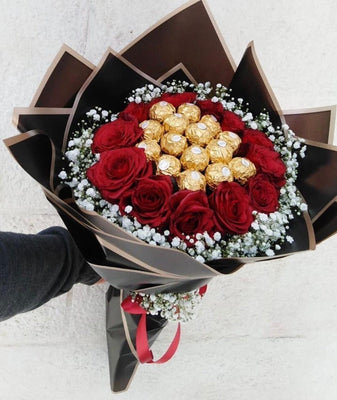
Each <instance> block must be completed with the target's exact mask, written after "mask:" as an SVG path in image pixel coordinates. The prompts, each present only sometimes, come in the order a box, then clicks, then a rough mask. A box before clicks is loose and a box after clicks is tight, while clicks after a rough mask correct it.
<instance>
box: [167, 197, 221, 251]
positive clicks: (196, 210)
mask: <svg viewBox="0 0 337 400" xmlns="http://www.w3.org/2000/svg"><path fill="white" fill-rule="evenodd" d="M170 208H171V210H172V214H171V217H170V232H171V235H172V236H178V237H179V238H180V239H183V240H185V242H186V244H187V245H189V246H192V245H193V244H191V243H190V242H189V241H188V240H187V239H186V235H189V236H191V237H192V236H194V235H195V234H197V233H203V232H205V231H207V232H208V233H210V234H211V233H213V232H214V213H213V210H211V209H210V208H209V204H208V199H207V195H206V193H205V192H204V191H202V190H198V191H191V190H181V191H179V192H176V193H175V194H174V195H173V196H172V197H171V200H170Z"/></svg>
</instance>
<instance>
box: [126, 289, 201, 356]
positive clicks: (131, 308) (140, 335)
mask: <svg viewBox="0 0 337 400" xmlns="http://www.w3.org/2000/svg"><path fill="white" fill-rule="evenodd" d="M206 290H207V285H205V286H203V287H201V288H200V289H199V294H200V295H201V296H203V295H204V294H205V293H206ZM121 307H122V308H123V310H124V311H125V312H127V313H129V314H135V315H141V317H140V320H139V323H138V327H137V332H136V351H137V356H138V360H139V362H140V363H142V364H144V363H148V364H163V363H166V362H167V361H169V360H170V359H171V358H172V357H173V356H174V354H175V352H176V351H177V348H178V345H179V341H180V333H181V328H180V323H178V327H177V331H176V334H175V336H174V338H173V340H172V343H171V344H170V346H169V348H168V349H167V351H166V353H165V354H164V355H163V356H162V357H161V358H159V360H156V361H154V360H153V354H152V351H151V350H150V346H149V341H148V337H147V329H146V314H147V312H146V310H144V308H142V307H141V306H140V305H139V304H138V302H137V301H135V300H132V298H131V296H128V297H126V298H125V299H124V300H123V302H122V304H121Z"/></svg>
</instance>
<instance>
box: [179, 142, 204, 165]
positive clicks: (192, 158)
mask: <svg viewBox="0 0 337 400" xmlns="http://www.w3.org/2000/svg"><path fill="white" fill-rule="evenodd" d="M180 162H181V165H182V166H183V168H184V169H193V170H197V171H203V170H204V169H205V168H206V167H207V165H208V164H209V156H208V153H207V151H206V150H205V149H203V148H202V147H200V146H197V145H192V146H190V147H188V148H187V149H185V150H184V152H183V154H182V156H181V158H180Z"/></svg>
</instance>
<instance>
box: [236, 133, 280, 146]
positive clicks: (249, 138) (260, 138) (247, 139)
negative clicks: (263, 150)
mask: <svg viewBox="0 0 337 400" xmlns="http://www.w3.org/2000/svg"><path fill="white" fill-rule="evenodd" d="M242 143H243V144H246V143H249V144H259V145H260V146H264V147H268V149H271V150H273V149H274V144H273V142H272V141H271V140H270V139H269V138H268V137H267V135H266V134H265V133H263V132H261V131H258V130H256V129H245V130H244V132H243V136H242Z"/></svg>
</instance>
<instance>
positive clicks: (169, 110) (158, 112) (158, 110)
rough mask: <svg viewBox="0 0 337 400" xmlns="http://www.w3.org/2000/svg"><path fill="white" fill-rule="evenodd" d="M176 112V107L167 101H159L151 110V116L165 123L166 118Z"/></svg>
mask: <svg viewBox="0 0 337 400" xmlns="http://www.w3.org/2000/svg"><path fill="white" fill-rule="evenodd" d="M175 112H176V109H175V107H174V106H173V105H172V104H171V103H168V102H167V101H159V102H158V103H156V104H153V106H152V107H151V108H150V111H149V116H150V118H151V119H155V120H157V121H159V122H163V121H164V119H165V118H167V117H168V116H169V115H171V114H173V113H175Z"/></svg>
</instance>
